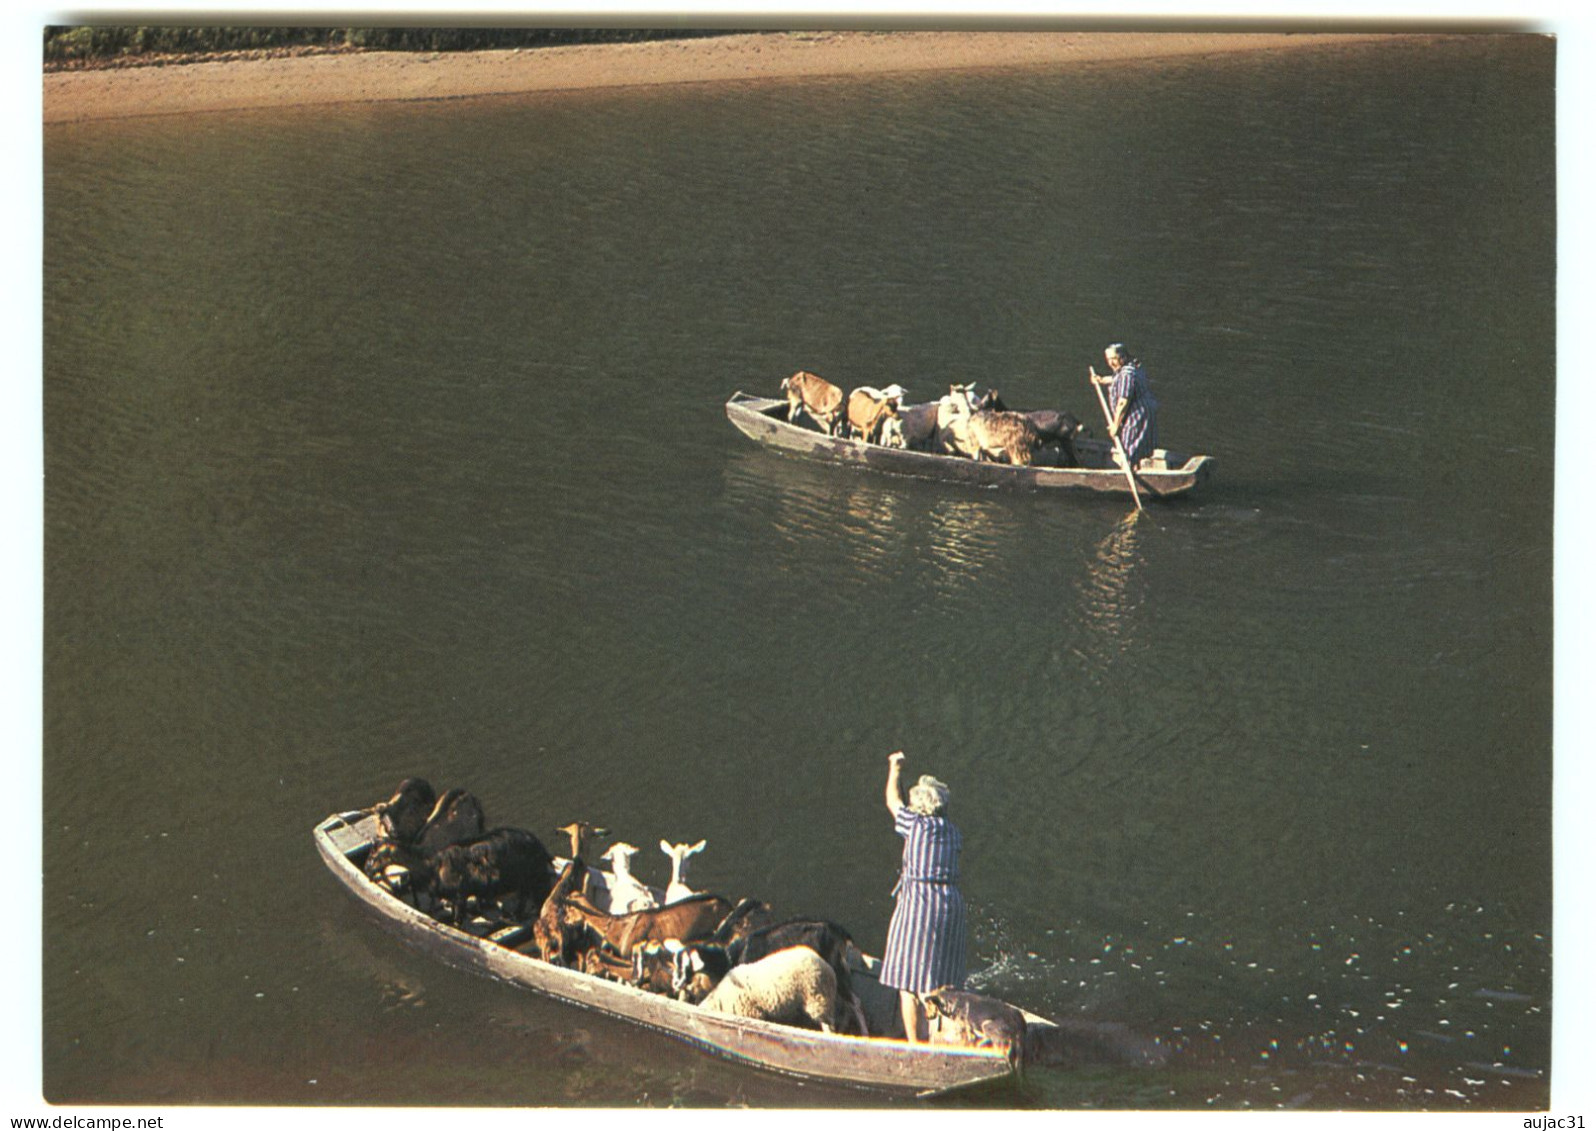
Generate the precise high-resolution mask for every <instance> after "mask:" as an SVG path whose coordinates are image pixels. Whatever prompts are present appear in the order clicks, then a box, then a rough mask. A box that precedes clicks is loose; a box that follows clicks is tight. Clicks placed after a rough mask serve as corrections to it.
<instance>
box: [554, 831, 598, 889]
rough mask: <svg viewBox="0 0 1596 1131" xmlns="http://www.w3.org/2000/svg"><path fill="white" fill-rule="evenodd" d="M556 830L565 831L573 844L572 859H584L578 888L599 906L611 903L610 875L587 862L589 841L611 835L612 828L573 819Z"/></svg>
mask: <svg viewBox="0 0 1596 1131" xmlns="http://www.w3.org/2000/svg"><path fill="white" fill-rule="evenodd" d="M554 831H555V832H560V833H564V834H565V835H566V837H567V838H568V839H569V841H570V844H571V859H573V860H582V861H584V863H583V865H582V871H581V874H580V876H579V878H580V880H581V884H580V886H579V887H578V888H577V890H578V891H580V892H581V893H582V894H583V895H585V896H587V898H588V899H590V900H592V901H593V904H594V905H595V906H597V907H608V906H609V905H610V889H609V877H608V876H606V875H605V874H604V873H603V872H601V871H599V870H598V869H597V868H595V867H594V866H593V865H591V864H588V863H585V861H586V859H587V853H586V848H587V843H588V841H589V840H591V839H592V838H594V837H597V836H609V835H610V830H609V829H605V828H600V827H599V826H598V825H590V824H588V823H587V822H586V821H572V822H571V823H570V824H568V825H561V826H560V827H559V828H558V829H555V830H554Z"/></svg>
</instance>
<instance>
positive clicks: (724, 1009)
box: [702, 946, 837, 1033]
mask: <svg viewBox="0 0 1596 1131" xmlns="http://www.w3.org/2000/svg"><path fill="white" fill-rule="evenodd" d="M702 1008H704V1009H710V1010H714V1011H715V1012H717V1013H730V1014H731V1015H732V1016H734V1017H757V1018H759V1019H761V1020H764V1021H774V1022H776V1023H777V1024H781V1025H802V1024H803V1023H804V1022H806V1021H807V1022H809V1023H810V1024H811V1025H813V1026H814V1027H816V1028H818V1029H820V1031H821V1032H823V1033H830V1032H832V1031H833V1029H832V1022H833V1019H834V1018H835V1016H836V1012H837V975H836V972H835V971H833V970H832V969H831V966H830V965H829V964H828V963H827V962H826V960H825V959H824V958H821V957H820V955H818V954H816V953H815V952H814V951H812V950H810V949H809V948H808V947H807V946H790V947H788V948H787V949H786V950H778V951H777V952H776V953H775V954H771V955H767V956H766V957H764V958H761V959H760V960H759V961H758V962H751V963H749V964H748V965H746V966H733V967H732V968H731V969H730V970H728V971H727V972H726V976H725V977H724V978H722V979H721V980H720V983H719V984H718V985H716V987H715V988H714V989H713V990H711V991H710V993H709V996H708V997H706V998H705V999H704V1000H703V1003H702Z"/></svg>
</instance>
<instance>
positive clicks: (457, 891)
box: [427, 828, 554, 926]
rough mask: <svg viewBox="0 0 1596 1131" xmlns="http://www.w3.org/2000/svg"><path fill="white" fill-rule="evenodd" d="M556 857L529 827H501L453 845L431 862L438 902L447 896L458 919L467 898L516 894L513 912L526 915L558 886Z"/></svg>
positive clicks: (431, 889) (461, 919)
mask: <svg viewBox="0 0 1596 1131" xmlns="http://www.w3.org/2000/svg"><path fill="white" fill-rule="evenodd" d="M553 864H554V858H553V857H552V856H550V855H549V850H548V849H547V848H545V847H543V842H542V841H540V840H538V838H537V837H535V836H533V835H532V834H531V833H529V832H527V831H526V830H525V829H515V828H498V829H494V830H493V831H492V832H489V833H485V834H484V835H482V836H480V837H478V838H477V839H476V840H469V841H466V842H465V843H464V844H451V845H449V846H448V847H447V848H444V849H442V850H441V851H440V852H438V853H437V854H436V855H435V856H433V857H431V858H430V859H429V860H428V861H427V871H428V872H430V873H431V874H430V876H429V881H430V882H429V885H428V887H429V893H430V894H431V896H432V898H433V901H434V902H436V901H437V900H440V899H447V900H448V901H449V903H450V905H451V906H452V907H453V908H454V922H455V925H456V926H458V925H460V924H461V923H463V922H464V921H465V914H466V903H467V901H468V900H469V899H471V897H473V896H475V897H476V898H477V899H478V900H479V901H480V900H497V899H501V898H504V897H506V896H513V897H515V901H516V902H515V911H514V917H515V918H516V919H517V920H524V919H525V918H526V912H527V907H528V906H529V905H530V906H532V907H541V906H542V905H543V902H544V900H546V899H548V897H549V891H550V889H551V888H552V887H553V881H552V880H551V879H550V869H551V868H552V866H553Z"/></svg>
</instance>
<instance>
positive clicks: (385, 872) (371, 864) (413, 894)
mask: <svg viewBox="0 0 1596 1131" xmlns="http://www.w3.org/2000/svg"><path fill="white" fill-rule="evenodd" d="M361 870H362V871H363V872H365V874H366V878H367V879H369V880H371V881H372V882H373V883H376V884H381V885H382V886H383V887H385V888H387V889H388V890H389V891H391V892H393V894H394V895H396V896H398V897H399V898H400V899H404V898H405V897H406V896H409V897H410V900H411V902H412V903H414V902H416V900H417V897H418V895H419V886H418V885H417V883H416V882H415V881H416V877H417V876H418V875H420V876H422V877H425V876H426V874H427V863H426V860H425V858H423V857H422V855H421V853H419V852H418V851H416V850H415V849H414V848H411V847H409V846H408V845H403V844H400V843H399V842H398V841H395V840H379V841H377V842H376V843H375V844H373V845H372V846H371V849H370V851H368V852H367V853H366V860H365V863H364V864H363V865H362V868H361Z"/></svg>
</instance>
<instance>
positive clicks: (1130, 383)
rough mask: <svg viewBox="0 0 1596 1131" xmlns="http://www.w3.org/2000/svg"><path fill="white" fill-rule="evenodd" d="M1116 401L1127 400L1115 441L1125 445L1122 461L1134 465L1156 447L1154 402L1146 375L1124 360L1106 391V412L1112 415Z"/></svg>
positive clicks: (1139, 367)
mask: <svg viewBox="0 0 1596 1131" xmlns="http://www.w3.org/2000/svg"><path fill="white" fill-rule="evenodd" d="M1120 401H1129V402H1130V403H1129V404H1128V406H1127V407H1126V409H1125V419H1124V420H1122V421H1120V425H1119V442H1120V443H1121V444H1123V445H1124V446H1125V458H1126V459H1128V460H1130V462H1131V466H1133V467H1134V466H1135V465H1136V463H1137V461H1138V460H1143V459H1146V458H1147V457H1148V456H1150V455H1152V454H1153V449H1154V448H1156V447H1158V401H1157V400H1156V399H1155V398H1154V397H1153V390H1152V388H1151V387H1150V386H1149V385H1148V384H1147V374H1146V373H1145V372H1143V371H1142V366H1141V363H1140V362H1137V361H1128V362H1126V363H1125V364H1124V365H1123V366H1121V367H1120V369H1119V372H1117V373H1115V374H1114V384H1113V385H1112V386H1111V387H1110V388H1109V391H1108V409H1109V411H1110V412H1113V411H1114V410H1115V409H1117V408H1118V407H1119V402H1120Z"/></svg>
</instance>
